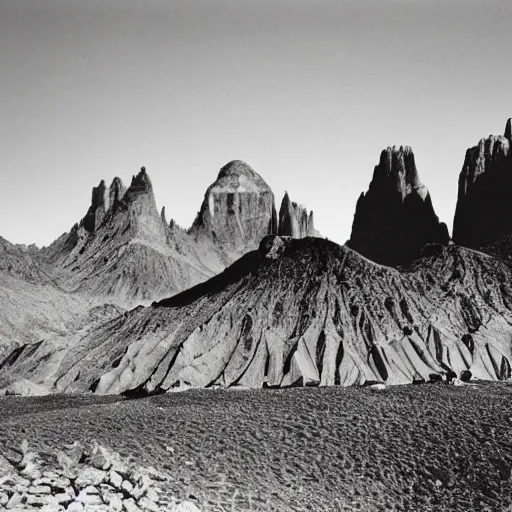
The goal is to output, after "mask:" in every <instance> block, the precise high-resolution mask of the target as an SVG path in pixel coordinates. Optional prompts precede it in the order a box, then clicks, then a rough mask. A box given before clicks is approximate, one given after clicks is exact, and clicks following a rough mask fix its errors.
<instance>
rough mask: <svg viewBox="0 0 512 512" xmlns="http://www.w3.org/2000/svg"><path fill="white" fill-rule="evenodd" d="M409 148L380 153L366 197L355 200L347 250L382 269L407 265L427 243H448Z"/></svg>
mask: <svg viewBox="0 0 512 512" xmlns="http://www.w3.org/2000/svg"><path fill="white" fill-rule="evenodd" d="M448 242H449V235H448V229H447V227H446V224H444V223H442V222H439V218H438V217H437V215H436V214H435V211H434V207H433V205H432V200H431V198H430V193H429V191H428V189H427V187H425V186H424V185H423V184H422V183H421V181H420V178H419V174H418V170H417V168H416V163H415V160H414V153H413V151H412V149H411V148H410V147H409V146H405V147H404V146H400V147H399V148H397V147H396V146H393V147H392V148H391V147H388V148H387V149H385V150H384V151H382V153H381V155H380V161H379V164H378V165H377V166H376V167H375V170H374V173H373V179H372V181H371V183H370V186H369V189H368V192H367V193H366V194H365V193H362V194H361V196H360V197H359V200H358V201H357V206H356V212H355V215H354V221H353V224H352V234H351V237H350V240H349V241H348V243H347V245H348V246H349V247H351V248H352V249H354V250H356V251H357V252H359V253H360V254H362V255H363V256H366V257H367V258H369V259H371V260H373V261H375V262H377V263H381V264H383V265H391V266H397V265H409V264H410V263H412V262H413V261H414V260H415V259H417V258H418V257H419V256H420V255H421V251H422V249H423V248H424V246H425V245H426V244H429V243H440V244H443V245H446V244H448Z"/></svg>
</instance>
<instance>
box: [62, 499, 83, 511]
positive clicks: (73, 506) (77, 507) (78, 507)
mask: <svg viewBox="0 0 512 512" xmlns="http://www.w3.org/2000/svg"><path fill="white" fill-rule="evenodd" d="M66 510H67V511H68V512H82V510H84V506H83V504H82V503H80V502H79V501H73V503H70V504H69V506H68V508H67V509H66Z"/></svg>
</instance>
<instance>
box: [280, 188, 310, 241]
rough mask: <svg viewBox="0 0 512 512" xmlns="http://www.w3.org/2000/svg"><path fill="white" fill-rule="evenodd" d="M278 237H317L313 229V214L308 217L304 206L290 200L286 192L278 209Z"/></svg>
mask: <svg viewBox="0 0 512 512" xmlns="http://www.w3.org/2000/svg"><path fill="white" fill-rule="evenodd" d="M277 233H278V235H280V236H291V237H292V238H304V237H306V236H319V234H318V232H317V231H316V229H315V225H314V220H313V212H312V211H311V212H310V213H309V215H308V211H307V209H306V207H305V206H303V205H301V204H297V203H295V202H292V201H291V200H290V196H289V195H288V192H285V193H284V197H283V200H282V202H281V208H280V209H279V227H278V231H277Z"/></svg>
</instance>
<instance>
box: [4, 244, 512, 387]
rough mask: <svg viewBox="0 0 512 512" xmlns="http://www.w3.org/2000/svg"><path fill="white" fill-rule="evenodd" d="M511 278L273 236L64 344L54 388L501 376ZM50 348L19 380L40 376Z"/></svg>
mask: <svg viewBox="0 0 512 512" xmlns="http://www.w3.org/2000/svg"><path fill="white" fill-rule="evenodd" d="M510 283H512V270H511V267H510V266H509V265H507V264H505V263H504V262H503V261H501V260H497V259H495V258H493V257H491V256H488V255H485V254H482V253H478V252H475V251H472V250H469V249H463V248H460V247H457V246H447V247H443V246H441V245H436V246H430V247H429V250H428V251H427V253H426V254H425V256H424V257H423V258H422V259H420V260H418V261H417V262H416V263H415V264H414V265H413V266H412V267H411V268H410V269H409V270H408V272H400V271H398V270H396V269H393V268H390V267H385V266H381V265H378V264H376V263H373V262H371V261H369V260H367V259H366V258H363V257H361V256H360V255H359V254H358V253H356V252H355V251H353V250H351V249H349V248H347V247H341V246H338V245H336V244H334V243H332V242H328V241H326V240H323V239H320V238H304V239H300V240H294V239H290V238H288V237H285V238H281V237H275V236H272V237H267V238H265V239H264V240H263V241H262V243H261V245H260V248H259V250H258V251H254V252H251V253H249V254H247V255H245V256H244V257H243V258H241V259H240V260H239V261H237V262H236V263H235V264H233V265H232V266H231V267H229V268H228V269H227V270H226V271H224V272H223V273H221V274H220V275H218V276H216V277H214V278H212V279H211V280H209V281H207V282H205V283H202V284H200V285H197V286H196V287H194V288H192V289H190V290H187V291H185V292H183V293H181V294H179V295H176V296H174V297H172V298H170V299H166V300H163V301H161V302H160V303H155V304H154V305H153V306H152V307H147V308H142V307H141V308H137V309H135V310H133V311H131V312H128V313H126V314H124V315H123V316H122V317H119V318H117V319H114V320H112V321H110V322H107V323H105V324H103V325H102V326H100V327H97V328H95V329H94V330H93V331H91V332H90V333H89V334H87V335H85V336H84V337H82V339H80V340H79V341H78V342H75V343H74V344H73V345H72V346H69V347H68V348H67V353H66V355H65V356H64V357H63V359H62V361H61V363H60V364H59V365H58V367H55V368H54V371H55V373H54V375H53V377H52V380H53V382H54V387H53V389H54V390H58V391H65V392H71V391H85V390H87V389H92V390H94V391H95V392H97V393H121V392H125V391H128V390H139V392H146V393H151V392H155V391H158V392H160V391H162V390H172V389H174V388H175V387H183V386H194V387H208V386H222V387H224V386H226V387H229V386H247V387H262V386H291V385H297V384H304V385H335V384H339V385H345V386H348V385H353V384H363V383H365V382H371V381H382V382H387V383H389V384H399V383H408V382H413V381H415V380H429V379H430V378H432V377H431V375H432V374H437V375H442V374H449V373H450V372H455V373H456V374H457V375H460V374H461V373H462V372H463V371H465V370H470V371H471V373H472V375H473V377H475V378H482V379H490V380H498V379H505V378H509V377H510V373H511V371H510V362H511V361H512V347H511V345H510V337H511V336H512V327H511V326H512V287H511V285H510ZM45 350H47V348H46V349H45V347H44V345H43V346H41V347H39V348H37V350H32V351H30V357H31V358H32V365H31V366H30V368H31V371H26V372H25V373H24V374H23V375H20V373H22V372H18V376H19V377H25V378H29V379H31V380H33V381H37V377H38V372H39V371H41V369H42V368H43V367H44V364H46V363H42V364H38V363H37V358H38V357H39V356H38V353H39V354H40V357H44V354H45ZM38 351H41V352H38ZM16 364H20V365H21V364H22V363H21V362H20V361H18V362H16V363H14V367H15V366H16ZM24 364H25V368H27V362H26V361H25V363H24ZM1 376H2V373H1V371H0V378H1Z"/></svg>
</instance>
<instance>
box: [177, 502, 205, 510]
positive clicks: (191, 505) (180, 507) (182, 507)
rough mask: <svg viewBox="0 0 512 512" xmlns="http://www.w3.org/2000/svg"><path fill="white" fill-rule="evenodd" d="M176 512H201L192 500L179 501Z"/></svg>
mask: <svg viewBox="0 0 512 512" xmlns="http://www.w3.org/2000/svg"><path fill="white" fill-rule="evenodd" d="M175 512H201V511H200V510H199V509H198V508H197V507H196V506H195V505H194V503H192V502H191V501H182V502H181V503H178V505H177V506H176V508H175Z"/></svg>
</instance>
